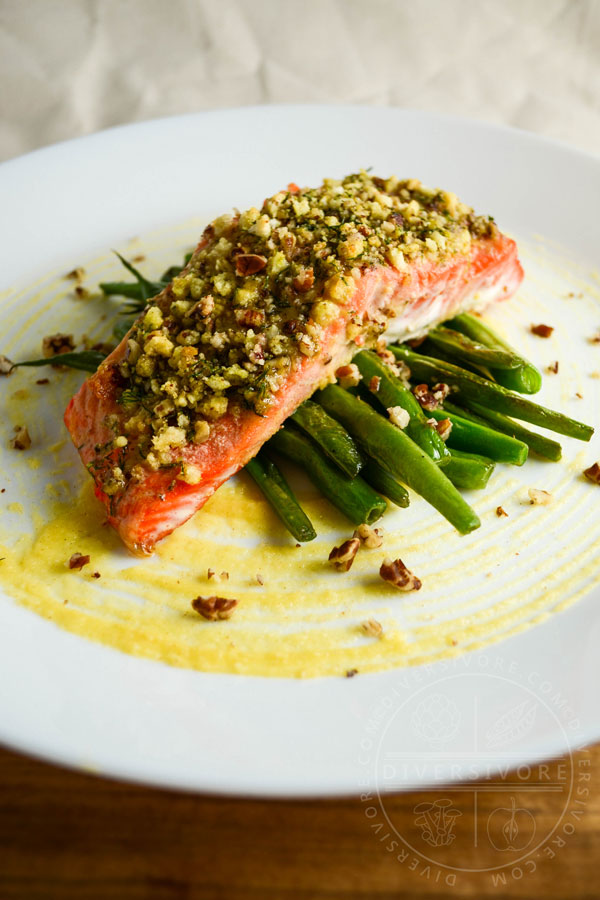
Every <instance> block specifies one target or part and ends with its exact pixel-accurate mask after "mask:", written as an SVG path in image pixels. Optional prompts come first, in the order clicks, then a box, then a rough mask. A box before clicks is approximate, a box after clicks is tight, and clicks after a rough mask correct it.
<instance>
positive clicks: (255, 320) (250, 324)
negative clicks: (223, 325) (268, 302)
mask: <svg viewBox="0 0 600 900" xmlns="http://www.w3.org/2000/svg"><path fill="white" fill-rule="evenodd" d="M235 318H236V320H237V321H238V322H239V323H240V325H245V326H246V328H259V327H260V326H261V325H263V324H264V321H265V313H264V310H262V309H236V311H235Z"/></svg>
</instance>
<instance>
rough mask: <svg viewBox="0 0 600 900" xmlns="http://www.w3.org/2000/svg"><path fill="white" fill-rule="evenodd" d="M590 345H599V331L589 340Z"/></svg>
mask: <svg viewBox="0 0 600 900" xmlns="http://www.w3.org/2000/svg"><path fill="white" fill-rule="evenodd" d="M589 342H590V344H600V331H599V332H598V333H597V334H594V335H592V337H591V338H589Z"/></svg>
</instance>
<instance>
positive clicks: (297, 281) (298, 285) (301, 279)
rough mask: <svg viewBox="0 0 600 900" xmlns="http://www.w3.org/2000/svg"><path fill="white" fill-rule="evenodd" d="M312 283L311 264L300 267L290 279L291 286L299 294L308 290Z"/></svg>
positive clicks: (313, 279)
mask: <svg viewBox="0 0 600 900" xmlns="http://www.w3.org/2000/svg"><path fill="white" fill-rule="evenodd" d="M314 283H315V273H314V271H313V268H312V266H310V267H309V268H307V269H302V270H301V271H300V272H299V273H298V274H297V275H296V277H295V278H294V279H293V281H292V287H293V288H294V290H295V291H298V293H299V294H305V293H306V292H307V291H310V289H311V288H312V286H313V284H314Z"/></svg>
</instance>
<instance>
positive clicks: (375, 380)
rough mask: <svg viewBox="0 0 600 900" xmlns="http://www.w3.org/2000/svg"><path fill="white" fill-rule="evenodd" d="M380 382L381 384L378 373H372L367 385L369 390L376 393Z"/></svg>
mask: <svg viewBox="0 0 600 900" xmlns="http://www.w3.org/2000/svg"><path fill="white" fill-rule="evenodd" d="M380 384H381V378H380V377H379V375H373V377H372V378H371V380H370V381H369V385H368V387H369V390H370V391H372V392H373V393H374V394H376V393H377V391H378V390H379V385H380Z"/></svg>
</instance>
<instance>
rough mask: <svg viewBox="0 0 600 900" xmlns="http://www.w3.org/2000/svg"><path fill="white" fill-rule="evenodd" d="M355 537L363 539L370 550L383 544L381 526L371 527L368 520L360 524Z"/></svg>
mask: <svg viewBox="0 0 600 900" xmlns="http://www.w3.org/2000/svg"><path fill="white" fill-rule="evenodd" d="M354 537H355V538H358V539H359V541H362V543H363V544H364V545H365V547H367V548H368V549H369V550H374V549H376V548H377V547H381V545H382V544H383V537H382V535H381V531H380V530H379V528H371V526H370V525H367V524H366V522H363V524H362V525H359V526H358V528H357V529H356V531H355V532H354Z"/></svg>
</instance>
